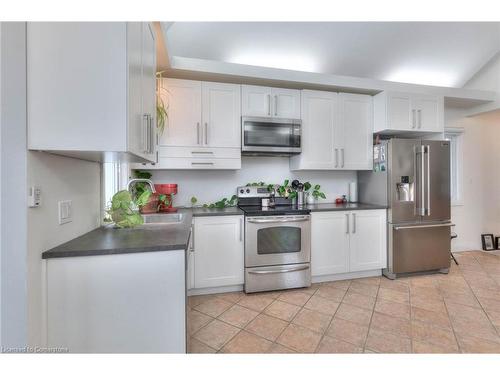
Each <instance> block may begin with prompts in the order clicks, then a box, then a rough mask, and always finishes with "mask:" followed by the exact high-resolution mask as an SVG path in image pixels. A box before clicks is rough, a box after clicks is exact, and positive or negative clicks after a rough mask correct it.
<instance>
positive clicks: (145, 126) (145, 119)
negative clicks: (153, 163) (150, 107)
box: [142, 113, 149, 154]
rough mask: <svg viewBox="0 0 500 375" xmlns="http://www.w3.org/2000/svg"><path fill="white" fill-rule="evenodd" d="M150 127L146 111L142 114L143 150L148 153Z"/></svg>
mask: <svg viewBox="0 0 500 375" xmlns="http://www.w3.org/2000/svg"><path fill="white" fill-rule="evenodd" d="M148 127H149V120H148V115H147V114H146V113H145V114H144V115H142V151H143V152H144V153H145V154H147V153H148Z"/></svg>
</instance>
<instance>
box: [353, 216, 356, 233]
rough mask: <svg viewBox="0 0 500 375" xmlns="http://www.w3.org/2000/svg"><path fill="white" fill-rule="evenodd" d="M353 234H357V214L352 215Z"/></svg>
mask: <svg viewBox="0 0 500 375" xmlns="http://www.w3.org/2000/svg"><path fill="white" fill-rule="evenodd" d="M352 233H356V214H355V213H353V214H352Z"/></svg>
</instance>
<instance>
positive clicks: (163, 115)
mask: <svg viewBox="0 0 500 375" xmlns="http://www.w3.org/2000/svg"><path fill="white" fill-rule="evenodd" d="M162 78H163V72H158V73H156V127H157V129H158V135H162V134H163V132H164V130H165V125H166V124H167V121H168V103H167V104H165V102H164V101H163V99H162V97H161V94H162V93H164V92H165V93H168V90H167V89H166V88H164V87H163V80H162Z"/></svg>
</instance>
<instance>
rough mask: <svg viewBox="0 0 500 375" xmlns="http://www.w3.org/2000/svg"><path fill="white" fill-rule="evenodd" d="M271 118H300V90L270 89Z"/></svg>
mask: <svg viewBox="0 0 500 375" xmlns="http://www.w3.org/2000/svg"><path fill="white" fill-rule="evenodd" d="M271 96H272V99H273V100H271V103H272V116H273V117H279V118H293V119H296V118H297V119H299V118H300V90H291V89H278V88H273V89H271Z"/></svg>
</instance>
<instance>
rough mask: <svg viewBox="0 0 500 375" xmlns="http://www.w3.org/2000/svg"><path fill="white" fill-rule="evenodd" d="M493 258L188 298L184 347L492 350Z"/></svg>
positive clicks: (497, 281)
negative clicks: (445, 268) (433, 271)
mask: <svg viewBox="0 0 500 375" xmlns="http://www.w3.org/2000/svg"><path fill="white" fill-rule="evenodd" d="M495 253H496V254H495ZM498 253H499V252H483V251H470V252H464V253H459V254H457V255H456V257H457V260H458V262H459V263H460V265H459V266H455V264H453V263H452V268H451V270H450V273H449V274H448V275H441V274H438V275H425V276H415V277H410V278H402V279H398V280H395V281H391V280H388V279H386V278H384V277H371V278H365V279H356V280H346V281H336V282H326V283H320V284H313V285H312V286H311V287H310V288H306V289H294V290H287V291H282V292H270V293H258V294H249V295H245V294H244V293H242V292H235V293H224V294H217V295H206V296H193V297H189V311H188V320H189V323H188V326H189V331H190V332H189V339H188V351H189V352H190V353H315V352H316V353H374V352H375V353H500V254H498Z"/></svg>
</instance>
